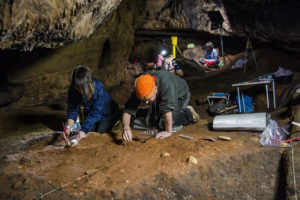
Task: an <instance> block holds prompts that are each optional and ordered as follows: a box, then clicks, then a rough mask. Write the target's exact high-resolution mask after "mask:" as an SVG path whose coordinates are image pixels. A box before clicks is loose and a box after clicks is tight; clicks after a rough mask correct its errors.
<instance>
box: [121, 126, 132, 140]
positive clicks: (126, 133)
mask: <svg viewBox="0 0 300 200" xmlns="http://www.w3.org/2000/svg"><path fill="white" fill-rule="evenodd" d="M122 137H123V140H125V141H126V142H132V133H131V130H130V128H124V129H123V133H122Z"/></svg>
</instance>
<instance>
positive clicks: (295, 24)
mask: <svg viewBox="0 0 300 200" xmlns="http://www.w3.org/2000/svg"><path fill="white" fill-rule="evenodd" d="M150 2H151V3H148V8H147V15H146V18H145V23H144V24H143V26H142V27H141V28H143V29H148V30H149V29H150V30H163V29H192V30H196V31H205V32H209V33H211V34H218V33H219V32H218V31H217V30H211V24H212V21H211V19H210V17H209V14H208V13H210V12H213V11H215V12H219V13H220V14H221V16H222V17H223V19H224V22H223V24H222V28H223V30H224V31H223V34H225V35H231V36H238V37H244V38H245V37H251V38H255V39H259V40H260V41H263V42H268V43H271V44H272V45H274V46H276V47H278V48H281V49H285V50H289V51H291V52H293V53H295V54H296V55H298V56H299V55H300V17H299V14H298V11H299V9H300V1H298V0H289V1H281V0H240V1H235V0H196V1H195V0H185V1H179V0H173V1H167V0H161V1H158V2H157V1H150Z"/></svg>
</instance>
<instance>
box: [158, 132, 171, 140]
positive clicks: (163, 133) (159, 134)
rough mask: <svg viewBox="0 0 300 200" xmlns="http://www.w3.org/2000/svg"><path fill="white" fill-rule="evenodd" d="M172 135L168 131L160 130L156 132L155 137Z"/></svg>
mask: <svg viewBox="0 0 300 200" xmlns="http://www.w3.org/2000/svg"><path fill="white" fill-rule="evenodd" d="M171 135H172V133H171V132H168V131H162V132H159V133H157V134H156V136H155V138H156V139H165V138H167V137H170V136H171Z"/></svg>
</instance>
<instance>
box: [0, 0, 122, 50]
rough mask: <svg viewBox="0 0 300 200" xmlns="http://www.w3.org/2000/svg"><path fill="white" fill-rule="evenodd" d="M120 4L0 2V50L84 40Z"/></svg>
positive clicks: (114, 0)
mask: <svg viewBox="0 0 300 200" xmlns="http://www.w3.org/2000/svg"><path fill="white" fill-rule="evenodd" d="M121 1H122V0H71V1H70V0H66V1H61V0H51V1H48V0H30V1H28V0H15V1H13V0H2V1H1V2H0V33H1V35H0V39H1V42H0V48H1V49H6V48H20V49H23V50H32V49H33V48H34V47H48V48H52V47H58V46H62V45H64V44H65V43H67V42H71V41H76V40H78V39H82V38H86V37H88V36H90V35H91V34H92V33H93V32H94V31H95V29H96V28H97V27H98V26H99V25H100V24H102V23H103V22H104V21H105V19H106V18H107V17H108V16H109V15H110V14H111V13H112V11H113V10H115V9H116V8H117V7H118V6H119V4H120V2H121Z"/></svg>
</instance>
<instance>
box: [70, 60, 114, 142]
mask: <svg viewBox="0 0 300 200" xmlns="http://www.w3.org/2000/svg"><path fill="white" fill-rule="evenodd" d="M82 106H83V110H81V111H82V112H83V113H81V114H82V115H83V116H84V120H83V122H82V124H81V126H80V125H78V124H76V125H77V127H76V128H78V129H79V132H78V135H77V139H78V140H80V139H83V138H85V137H86V136H87V133H88V132H90V131H96V132H100V133H104V132H107V131H109V130H110V129H111V128H112V127H113V125H114V124H115V123H116V122H117V120H118V116H119V114H118V113H119V107H118V104H117V103H116V102H114V100H113V99H112V98H111V97H110V95H109V94H108V93H107V92H106V91H105V89H104V87H103V84H102V83H101V82H100V81H98V80H97V79H95V78H93V77H92V73H91V72H90V70H89V69H88V68H87V67H84V66H81V65H79V66H78V67H76V68H75V69H74V71H73V74H72V81H71V86H70V88H69V93H68V114H67V123H66V133H67V134H70V132H71V129H73V128H74V127H75V126H74V124H75V122H76V121H77V120H76V119H77V118H78V115H79V113H80V108H81V107H82ZM78 126H79V127H78Z"/></svg>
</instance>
